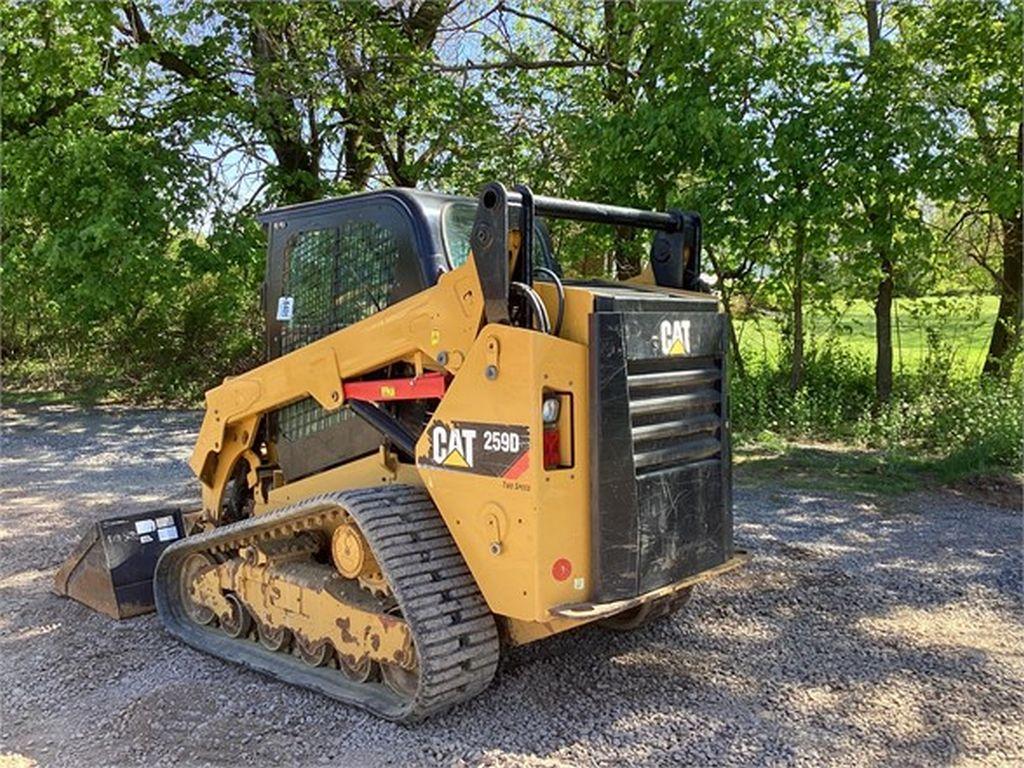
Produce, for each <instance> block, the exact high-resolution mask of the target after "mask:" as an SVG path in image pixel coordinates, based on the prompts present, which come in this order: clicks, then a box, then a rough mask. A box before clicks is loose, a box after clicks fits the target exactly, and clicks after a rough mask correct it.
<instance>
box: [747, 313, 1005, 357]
mask: <svg viewBox="0 0 1024 768" xmlns="http://www.w3.org/2000/svg"><path fill="white" fill-rule="evenodd" d="M998 304H999V300H998V298H996V297H995V296H958V297H939V296H928V297H923V298H918V299H897V300H896V302H895V307H894V311H893V359H894V360H893V367H894V368H895V370H896V372H897V373H899V372H900V370H901V369H902V370H907V371H910V370H915V369H916V368H917V367H918V366H919V365H920V363H921V361H922V360H923V359H924V357H925V354H926V353H927V350H928V334H927V331H928V330H929V329H932V330H933V331H934V332H935V333H937V334H938V336H939V338H940V339H942V341H943V342H944V343H946V344H949V345H950V346H951V347H952V348H953V350H954V352H955V356H956V362H957V363H958V364H959V365H961V366H963V367H964V368H965V370H967V371H970V372H972V373H976V372H978V371H980V370H981V366H982V363H983V362H984V361H985V355H986V353H987V352H988V343H989V337H990V336H991V334H992V325H993V323H994V322H995V317H996V310H997V308H998ZM779 319H780V318H778V317H776V316H757V315H754V314H750V315H747V316H745V317H738V318H737V320H736V334H737V336H738V337H739V340H740V351H741V352H742V354H743V357H744V359H757V358H762V359H764V358H767V359H778V357H779V346H780V343H781V337H780V334H779V325H778V320H779ZM805 322H806V325H807V343H808V346H812V345H815V344H838V345H840V346H842V347H844V348H846V349H847V350H849V351H850V352H852V353H853V354H855V355H859V356H863V357H864V358H865V359H867V360H874V356H875V316H874V311H873V309H872V305H871V303H870V302H869V301H864V300H857V301H848V302H836V303H835V304H834V305H833V307H832V311H830V312H822V311H820V310H815V309H813V308H812V309H811V310H810V311H809V312H808V314H807V318H806V321H805Z"/></svg>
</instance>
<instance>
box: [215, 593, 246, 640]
mask: <svg viewBox="0 0 1024 768" xmlns="http://www.w3.org/2000/svg"><path fill="white" fill-rule="evenodd" d="M224 599H225V600H227V601H228V604H229V605H230V606H231V613H230V614H229V615H227V616H221V617H220V628H221V630H222V631H223V632H224V634H226V635H227V636H228V637H233V638H235V639H236V640H237V639H239V638H243V637H248V636H249V633H250V632H252V623H253V622H252V616H251V615H250V614H249V609H248V608H246V607H245V606H244V605H242V601H241V600H239V599H238V596H237V595H235V594H227V595H225V596H224Z"/></svg>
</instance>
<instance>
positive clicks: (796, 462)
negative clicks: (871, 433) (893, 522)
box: [733, 441, 940, 496]
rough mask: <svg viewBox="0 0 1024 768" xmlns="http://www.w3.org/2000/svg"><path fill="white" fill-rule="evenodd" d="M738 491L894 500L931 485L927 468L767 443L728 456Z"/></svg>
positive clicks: (840, 450) (838, 450)
mask: <svg viewBox="0 0 1024 768" xmlns="http://www.w3.org/2000/svg"><path fill="white" fill-rule="evenodd" d="M733 458H734V462H735V467H736V468H735V473H736V480H737V482H738V483H739V484H740V485H747V486H754V487H762V486H783V487H787V488H793V489H796V490H806V491H821V492H831V493H846V494H853V495H859V494H862V495H867V496H896V495H899V494H903V493H908V492H910V491H915V490H919V489H921V488H925V487H928V486H932V485H937V484H939V482H940V478H939V477H938V476H937V475H936V474H935V472H934V471H933V469H932V467H931V465H930V463H929V462H926V461H921V460H917V459H913V458H910V457H904V456H899V455H896V456H894V455H891V454H886V453H883V452H882V451H872V450H864V449H855V448H850V447H849V446H844V445H839V444H820V445H817V444H816V445H806V444H799V443H786V442H781V441H780V442H776V441H769V442H767V443H760V444H753V445H744V446H738V447H737V448H736V449H735V451H734V455H733Z"/></svg>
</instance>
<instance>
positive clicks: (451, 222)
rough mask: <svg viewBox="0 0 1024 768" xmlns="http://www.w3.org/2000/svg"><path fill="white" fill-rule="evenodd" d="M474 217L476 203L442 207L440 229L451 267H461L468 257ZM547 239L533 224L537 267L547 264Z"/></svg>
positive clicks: (534, 253)
mask: <svg viewBox="0 0 1024 768" xmlns="http://www.w3.org/2000/svg"><path fill="white" fill-rule="evenodd" d="M475 219H476V203H452V204H450V205H449V206H448V207H446V208H445V209H444V214H443V219H442V222H441V223H442V230H443V233H444V246H445V249H446V250H447V251H448V260H449V261H450V262H451V265H452V266H453V267H461V266H462V265H463V264H465V263H466V259H468V258H469V238H470V235H471V234H472V232H473V221H474V220H475ZM546 243H547V239H546V238H545V236H544V233H543V230H542V228H541V225H540V223H539V222H538V223H537V224H536V225H535V226H534V236H533V264H534V266H537V267H542V266H547V265H548V263H549V259H550V254H549V253H548V252H547V246H546Z"/></svg>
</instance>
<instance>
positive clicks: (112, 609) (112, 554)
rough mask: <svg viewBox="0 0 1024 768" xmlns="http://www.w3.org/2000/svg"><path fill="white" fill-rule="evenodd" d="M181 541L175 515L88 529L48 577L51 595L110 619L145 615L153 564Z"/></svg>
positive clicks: (149, 515) (123, 519) (125, 518)
mask: <svg viewBox="0 0 1024 768" xmlns="http://www.w3.org/2000/svg"><path fill="white" fill-rule="evenodd" d="M183 535H184V526H183V524H182V518H181V510H179V509H159V510H152V511H149V512H140V513H137V514H132V515H122V516H119V517H112V518H108V519H106V520H101V521H99V522H98V523H93V524H92V525H90V526H89V528H88V529H87V530H86V531H85V534H84V535H83V536H82V540H81V541H80V542H79V543H78V546H77V547H75V550H74V552H72V553H71V556H70V557H69V558H68V559H67V560H65V561H64V564H63V565H62V566H61V567H60V570H58V571H57V575H56V576H54V580H53V591H54V592H56V593H57V594H58V595H65V596H67V597H70V598H72V599H73V600H77V601H78V602H80V603H84V604H85V605H87V606H89V607H90V608H92V609H93V610H96V611H99V612H100V613H105V614H107V615H108V616H111V617H113V618H115V619H127V618H130V617H132V616H139V615H141V614H143V613H149V612H150V611H152V610H154V605H153V571H154V570H155V569H156V561H157V560H159V559H160V553H162V552H163V551H164V549H166V548H167V546H168V545H170V544H172V543H174V542H175V541H177V540H178V539H180V538H181V537H182V536H183Z"/></svg>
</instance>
